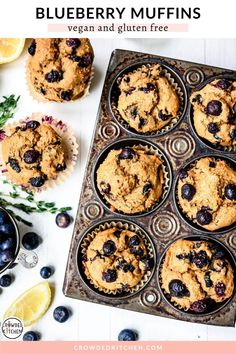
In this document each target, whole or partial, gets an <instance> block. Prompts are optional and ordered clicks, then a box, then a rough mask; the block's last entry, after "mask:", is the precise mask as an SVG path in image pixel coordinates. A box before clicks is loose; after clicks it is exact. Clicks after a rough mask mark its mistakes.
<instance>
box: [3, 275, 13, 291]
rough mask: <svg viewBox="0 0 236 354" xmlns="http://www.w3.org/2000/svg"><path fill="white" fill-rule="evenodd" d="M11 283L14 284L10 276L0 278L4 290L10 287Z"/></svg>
mask: <svg viewBox="0 0 236 354" xmlns="http://www.w3.org/2000/svg"><path fill="white" fill-rule="evenodd" d="M11 283H12V278H11V276H10V275H9V274H5V275H3V276H2V277H1V278H0V286H2V287H3V288H6V287H8V286H10V285H11Z"/></svg>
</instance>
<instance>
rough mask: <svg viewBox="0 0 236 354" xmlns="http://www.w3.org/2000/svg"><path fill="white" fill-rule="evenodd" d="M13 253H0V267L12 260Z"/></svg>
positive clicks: (8, 251)
mask: <svg viewBox="0 0 236 354" xmlns="http://www.w3.org/2000/svg"><path fill="white" fill-rule="evenodd" d="M13 258H14V253H13V252H12V251H10V250H6V251H0V265H1V266H5V265H6V263H9V262H11V261H12V260H13Z"/></svg>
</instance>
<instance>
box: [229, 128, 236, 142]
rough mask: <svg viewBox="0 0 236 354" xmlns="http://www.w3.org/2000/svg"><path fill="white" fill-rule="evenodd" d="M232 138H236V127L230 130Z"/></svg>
mask: <svg viewBox="0 0 236 354" xmlns="http://www.w3.org/2000/svg"><path fill="white" fill-rule="evenodd" d="M230 138H231V139H232V140H236V129H232V130H231V131H230Z"/></svg>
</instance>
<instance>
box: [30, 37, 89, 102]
mask: <svg viewBox="0 0 236 354" xmlns="http://www.w3.org/2000/svg"><path fill="white" fill-rule="evenodd" d="M28 52H29V54H30V56H29V59H28V63H27V77H28V83H29V86H30V90H31V92H32V94H33V96H34V97H35V98H38V99H41V100H48V101H55V102H66V101H71V100H75V99H77V98H80V97H82V96H84V95H85V94H86V93H87V92H88V88H89V84H90V81H91V73H92V64H93V58H94V54H93V49H92V46H91V44H90V41H89V39H87V38H80V39H79V38H36V39H34V40H33V41H32V43H31V45H30V47H29V49H28Z"/></svg>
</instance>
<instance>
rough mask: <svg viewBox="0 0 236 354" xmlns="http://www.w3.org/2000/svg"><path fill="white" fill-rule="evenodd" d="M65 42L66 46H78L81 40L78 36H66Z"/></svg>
mask: <svg viewBox="0 0 236 354" xmlns="http://www.w3.org/2000/svg"><path fill="white" fill-rule="evenodd" d="M66 44H67V45H68V47H74V48H78V47H79V46H80V44H81V41H80V39H79V38H67V40H66Z"/></svg>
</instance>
